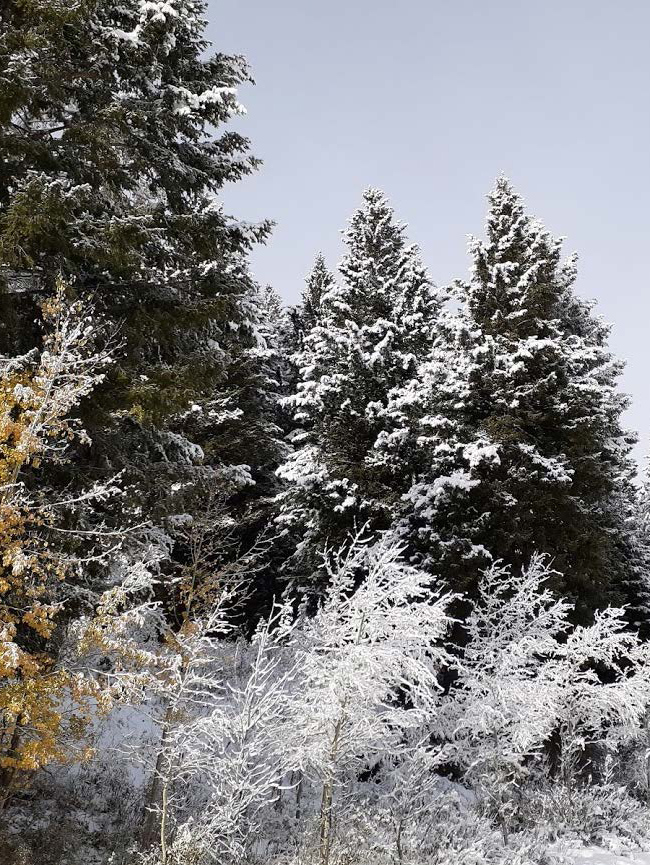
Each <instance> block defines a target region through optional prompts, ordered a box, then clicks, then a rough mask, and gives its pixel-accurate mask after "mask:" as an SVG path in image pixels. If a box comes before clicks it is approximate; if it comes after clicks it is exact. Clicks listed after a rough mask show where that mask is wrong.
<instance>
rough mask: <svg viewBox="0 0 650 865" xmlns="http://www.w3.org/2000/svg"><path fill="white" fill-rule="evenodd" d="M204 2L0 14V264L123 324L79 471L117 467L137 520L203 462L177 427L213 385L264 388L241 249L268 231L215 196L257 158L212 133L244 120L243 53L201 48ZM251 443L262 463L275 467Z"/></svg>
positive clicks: (115, 3) (199, 447) (247, 452)
mask: <svg viewBox="0 0 650 865" xmlns="http://www.w3.org/2000/svg"><path fill="white" fill-rule="evenodd" d="M206 8H207V3H206V2H204V0H165V2H162V0H161V2H149V0H126V2H122V0H109V2H104V0H102V2H98V0H89V2H83V3H78V4H72V5H71V4H66V3H64V2H59V0H56V2H50V0H47V2H45V0H36V2H34V3H30V4H29V5H28V6H25V5H24V4H23V3H21V2H18V0H15V2H14V0H10V2H8V3H5V4H3V8H2V28H0V84H1V86H0V91H1V95H0V148H1V149H2V152H3V154H4V155H5V158H4V159H3V165H2V168H1V169H0V264H3V265H9V266H11V267H14V268H16V267H17V268H27V269H29V270H32V271H37V272H38V274H39V278H40V280H41V283H42V284H44V285H47V284H48V283H51V282H52V281H53V279H54V274H56V273H57V272H59V270H61V271H62V272H63V273H64V274H74V276H75V284H76V286H77V290H78V291H80V292H82V293H88V294H93V295H94V296H95V297H96V301H97V303H98V304H99V305H100V308H101V310H102V312H103V313H105V314H106V316H107V317H109V318H110V319H112V320H114V321H116V322H119V323H120V326H121V328H122V330H123V333H124V336H125V344H124V348H123V351H122V352H121V353H120V354H119V356H118V357H116V363H115V364H114V366H113V369H112V371H111V373H110V376H109V378H108V380H107V382H106V385H105V386H104V387H103V388H101V389H100V390H98V391H97V392H96V393H95V395H94V397H93V399H92V401H91V403H90V405H89V409H88V411H87V412H86V417H85V422H86V425H87V427H88V429H89V430H90V432H91V437H92V439H93V444H92V448H91V449H90V452H88V453H81V454H79V456H78V460H77V462H78V463H79V472H80V473H81V474H83V469H82V467H81V466H82V465H88V464H91V465H92V466H93V467H94V468H97V467H98V466H102V467H106V470H107V472H109V473H110V472H111V471H113V470H115V469H116V468H119V469H121V468H127V469H128V471H129V481H130V486H129V489H130V490H131V492H132V494H133V501H134V502H135V501H137V502H138V503H139V506H140V507H141V508H143V509H144V510H148V511H149V512H152V511H153V512H155V511H164V507H165V494H166V492H167V490H168V489H169V487H170V486H171V485H172V484H173V483H174V482H175V480H178V478H176V479H173V478H170V474H172V473H173V471H176V473H177V474H178V475H187V474H190V473H191V472H190V470H191V469H193V468H195V467H197V466H200V464H204V463H205V462H206V453H207V449H206V446H205V442H196V441H193V440H192V438H191V436H190V434H189V432H188V430H187V429H185V424H184V420H185V419H186V418H187V417H188V412H190V411H191V409H192V407H193V406H199V407H200V406H202V405H203V403H206V402H209V401H210V400H212V399H214V397H215V391H216V390H220V391H222V392H224V393H225V397H224V398H227V399H228V401H229V408H231V406H230V403H231V402H232V398H233V394H235V395H236V394H237V393H238V392H240V391H241V390H244V389H246V388H249V387H250V384H248V383H241V376H242V362H243V364H244V366H245V367H246V376H249V375H252V376H253V378H256V379H259V375H258V373H257V372H255V371H252V370H251V366H252V363H253V362H252V359H251V352H252V351H254V350H255V348H256V336H255V331H256V328H257V323H256V320H255V312H254V306H255V303H254V300H253V295H254V293H255V289H254V287H253V285H252V281H251V279H250V276H249V275H248V273H247V268H246V262H245V256H246V253H247V251H248V250H249V249H250V247H251V245H252V244H254V243H256V242H258V241H260V240H263V239H264V238H265V237H266V236H267V235H268V233H269V229H270V225H269V224H268V223H262V224H260V225H251V224H246V223H243V222H238V221H237V220H235V219H232V218H231V217H230V216H228V215H227V214H226V213H225V212H224V210H223V208H222V206H221V204H220V203H219V198H218V196H219V194H220V191H221V189H222V188H223V186H224V185H225V184H227V183H231V182H236V181H237V180H238V179H240V178H241V177H242V176H244V175H246V174H248V173H250V172H251V171H253V170H254V169H255V168H256V166H257V164H258V161H257V160H256V159H255V158H254V157H252V156H251V155H250V154H249V153H248V142H247V141H246V139H244V138H243V137H242V136H241V135H239V134H237V133H235V132H228V131H224V126H225V124H226V123H227V122H228V121H229V120H230V119H231V118H232V117H233V116H238V115H240V114H241V113H242V112H243V110H244V109H243V108H242V106H241V105H240V103H239V101H238V98H237V87H238V85H240V84H241V83H242V82H246V81H249V80H250V72H249V69H248V66H247V64H246V61H245V60H244V58H242V57H239V56H229V55H226V54H222V53H219V52H210V51H208V50H207V49H208V48H209V45H208V43H207V42H206V40H205V27H206V21H205V12H206ZM89 69H91V70H92V75H89V74H88V70H89ZM215 130H216V131H215ZM246 350H247V351H246ZM242 352H243V354H245V355H246V357H245V359H244V360H243V361H242ZM248 408H250V406H249V407H248ZM239 409H240V407H239V406H236V407H235V408H234V409H232V410H234V411H238V410H239ZM208 410H209V409H208ZM242 411H244V413H246V414H247V415H249V412H248V411H247V410H245V409H242ZM219 435H220V436H221V433H219ZM211 443H212V444H214V442H211ZM209 444H210V443H209ZM255 444H256V447H257V449H258V450H257V453H259V454H260V458H261V463H262V464H265V462H268V460H269V459H270V460H273V457H270V456H269V455H268V454H267V453H266V452H265V451H264V448H263V447H262V444H260V442H256V443H255ZM263 444H265V442H263ZM234 449H235V448H234V446H233V448H232V450H234ZM254 454H255V451H254V449H253V448H252V447H250V446H249V441H246V442H245V446H244V453H238V454H236V455H235V456H232V454H229V458H230V459H231V461H232V462H231V464H229V465H227V466H222V465H221V464H218V465H217V467H216V468H217V471H218V472H219V473H221V474H222V475H224V474H228V473H229V474H230V477H229V479H228V480H232V478H233V477H235V476H236V475H237V466H238V465H242V464H246V465H251V471H252V472H253V473H254V472H255V470H256V468H257V466H255V465H254V462H255V460H254V458H253V456H254ZM194 474H197V473H196V472H195V473H194ZM198 474H201V473H200V472H199V473H198ZM183 480H186V479H185V478H183Z"/></svg>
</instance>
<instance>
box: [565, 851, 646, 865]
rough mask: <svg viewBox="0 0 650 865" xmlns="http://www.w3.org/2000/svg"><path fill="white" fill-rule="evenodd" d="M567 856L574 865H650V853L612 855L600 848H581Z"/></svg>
mask: <svg viewBox="0 0 650 865" xmlns="http://www.w3.org/2000/svg"><path fill="white" fill-rule="evenodd" d="M568 856H569V859H570V861H571V862H574V863H575V865H583V863H584V865H650V853H636V852H635V853H630V852H625V853H612V852H611V851H610V850H603V849H602V847H582V848H581V849H579V850H571V851H570V852H569V854H568Z"/></svg>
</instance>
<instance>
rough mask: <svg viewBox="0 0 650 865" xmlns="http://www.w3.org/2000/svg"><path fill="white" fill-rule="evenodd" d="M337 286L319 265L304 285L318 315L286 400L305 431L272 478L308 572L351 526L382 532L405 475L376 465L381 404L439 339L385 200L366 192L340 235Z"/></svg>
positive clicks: (424, 281) (431, 303) (430, 295)
mask: <svg viewBox="0 0 650 865" xmlns="http://www.w3.org/2000/svg"><path fill="white" fill-rule="evenodd" d="M343 239H344V242H345V245H346V247H347V251H346V254H345V256H344V258H343V260H342V262H341V264H340V266H339V272H340V281H339V282H335V281H334V280H333V278H332V277H330V275H329V274H328V273H327V271H326V269H325V268H324V265H323V262H322V260H320V259H319V260H318V261H317V264H316V266H315V269H314V272H313V273H312V275H311V276H310V278H309V281H308V294H309V298H308V300H309V308H310V309H311V308H312V307H313V306H314V303H315V300H314V299H313V297H312V295H318V316H317V317H316V318H315V319H310V321H312V320H313V325H312V327H311V329H309V330H308V331H306V332H305V333H304V335H303V339H302V345H301V348H300V350H299V352H298V353H297V355H296V362H297V365H298V369H299V374H300V381H299V384H298V390H297V393H296V394H294V395H293V396H291V397H290V398H289V400H288V402H289V404H290V405H291V406H292V408H293V409H294V412H295V419H296V422H297V423H298V424H300V426H301V427H302V429H301V432H300V433H297V434H295V435H294V444H295V450H294V452H293V453H292V455H291V456H290V457H289V459H288V460H287V461H286V462H285V463H284V464H283V465H282V466H281V468H280V470H279V474H280V476H281V478H282V479H284V480H285V481H286V483H287V485H288V487H287V490H286V491H285V492H284V493H283V494H282V495H281V497H280V515H279V523H280V525H281V526H282V527H284V528H287V529H289V530H290V531H293V532H294V533H295V534H296V535H297V536H298V538H299V541H298V559H299V560H303V562H304V567H306V568H307V570H309V568H310V567H313V566H314V563H315V561H316V558H317V553H318V550H319V549H322V547H323V545H324V544H325V543H326V542H327V541H328V539H329V541H330V542H331V543H332V544H333V545H335V546H336V545H338V544H339V543H341V542H343V541H344V540H345V538H346V535H347V533H348V532H349V531H350V530H353V529H354V527H355V524H356V523H357V522H358V524H359V525H361V524H364V523H366V522H369V523H370V525H371V526H372V528H373V529H382V528H387V527H388V526H389V525H390V524H391V522H392V520H393V516H394V512H395V508H396V505H397V504H398V503H399V487H400V484H401V483H402V479H403V477H404V474H405V471H406V470H405V469H404V467H403V466H399V465H389V464H387V463H386V461H385V460H382V459H381V458H378V456H377V451H376V443H377V440H378V438H379V436H380V435H381V434H382V431H383V430H384V429H385V427H386V425H387V423H388V421H387V420H386V418H385V417H384V413H385V411H386V408H387V405H388V394H389V392H390V391H391V389H392V388H394V387H396V386H397V385H399V384H400V383H401V382H404V381H406V380H407V379H408V378H409V377H410V376H411V375H412V374H413V372H414V370H415V368H416V362H417V360H418V358H419V357H422V356H423V355H426V353H427V352H428V351H429V348H430V346H431V344H432V342H433V340H434V338H435V334H436V325H437V319H438V315H439V310H440V306H441V303H442V297H441V294H440V292H438V291H437V290H436V289H435V287H434V286H433V284H432V283H431V280H430V278H429V276H428V274H427V272H426V270H425V268H424V266H423V265H422V263H421V261H420V257H419V252H418V250H417V248H416V247H415V246H413V245H410V244H409V243H408V242H407V240H406V236H405V226H404V225H403V224H401V223H399V222H397V221H396V219H395V217H394V214H393V210H392V208H391V207H390V206H389V204H388V201H387V200H386V197H385V196H384V195H383V193H381V192H379V191H378V190H376V189H369V190H367V191H366V192H365V194H364V197H363V203H362V205H361V207H360V208H359V209H358V210H357V211H356V213H355V214H354V215H353V216H352V218H351V220H350V223H349V225H348V227H347V229H346V231H345V232H344V236H343Z"/></svg>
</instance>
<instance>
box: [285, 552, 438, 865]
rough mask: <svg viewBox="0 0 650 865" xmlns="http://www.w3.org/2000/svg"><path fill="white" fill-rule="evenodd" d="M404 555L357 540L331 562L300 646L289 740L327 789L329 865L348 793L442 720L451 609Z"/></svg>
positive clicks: (324, 853) (324, 845) (324, 844)
mask: <svg viewBox="0 0 650 865" xmlns="http://www.w3.org/2000/svg"><path fill="white" fill-rule="evenodd" d="M400 554H401V549H400V547H399V546H397V545H396V544H395V542H394V541H392V540H391V539H390V538H388V537H386V536H384V537H382V538H381V539H380V540H379V541H378V542H377V543H375V544H372V545H368V544H364V542H363V541H362V539H361V537H360V536H357V537H356V538H355V539H354V540H353V542H352V544H351V545H350V546H349V548H347V549H346V550H342V551H340V552H339V553H337V554H336V555H334V557H333V558H330V559H328V563H327V576H328V578H329V579H328V585H327V590H326V594H325V597H324V599H323V601H322V603H321V604H320V606H319V608H318V610H317V611H316V613H315V614H314V615H313V616H312V617H311V618H308V619H306V620H305V621H304V624H303V625H302V627H300V628H299V630H298V631H297V634H296V636H295V643H296V664H297V668H298V669H299V670H300V679H299V683H298V684H299V688H300V691H299V693H298V694H297V695H296V697H295V698H294V712H295V721H294V724H293V729H291V731H290V732H289V734H288V735H289V737H290V744H291V748H292V749H293V751H294V753H295V755H296V758H297V760H298V763H299V766H300V768H301V769H302V770H303V772H304V773H305V775H306V776H307V777H308V778H310V779H311V780H312V781H313V782H315V783H316V784H317V785H318V788H319V792H320V802H321V805H320V819H319V834H320V861H321V862H322V865H327V862H328V861H329V856H330V850H331V844H332V837H333V836H332V833H333V819H334V814H335V813H337V812H340V811H341V809H343V810H344V809H345V805H344V800H345V794H346V788H347V792H349V788H350V786H351V785H352V784H353V783H354V779H355V777H356V775H357V774H358V773H359V772H361V771H363V770H364V769H367V768H368V767H369V766H370V765H372V764H373V763H375V762H377V761H382V760H384V759H385V760H388V759H389V758H391V757H397V756H398V755H405V754H407V753H409V751H410V750H412V748H413V747H414V746H416V745H417V740H416V739H415V737H411V738H410V739H409V738H407V737H406V734H407V733H408V732H409V731H414V730H417V729H421V728H422V726H423V724H425V722H426V723H429V722H430V720H431V717H432V716H433V715H435V712H436V710H437V706H438V702H439V697H440V689H439V682H438V675H439V672H440V670H441V667H443V666H444V665H445V664H447V663H448V660H449V659H448V656H447V653H446V651H445V649H444V648H443V646H442V641H443V639H444V637H445V635H446V633H447V630H448V628H449V625H450V622H451V620H450V618H449V616H448V613H447V608H448V606H449V600H450V599H449V598H448V597H447V596H439V595H436V593H435V591H434V589H433V587H432V586H431V578H430V577H429V576H428V575H426V574H425V573H423V572H421V571H418V570H416V569H414V568H412V567H410V566H409V565H407V564H406V563H404V562H403V561H402V560H401V559H400Z"/></svg>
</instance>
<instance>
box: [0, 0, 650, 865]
mask: <svg viewBox="0 0 650 865" xmlns="http://www.w3.org/2000/svg"><path fill="white" fill-rule="evenodd" d="M206 14H207V5H206V3H205V2H204V0H74V2H71V0H4V2H3V3H2V5H1V6H0V154H1V160H0V289H1V291H0V550H1V559H0V863H2V865H210V863H219V865H235V863H250V865H257V863H259V865H262V863H264V865H312V863H313V865H364V863H368V865H370V863H372V865H389V863H391V865H393V863H396V865H408V863H412V865H479V863H497V865H499V863H503V865H505V863H512V865H529V863H530V865H533V863H537V865H544V863H546V865H551V863H558V865H561V863H570V862H578V861H583V859H582V858H580V857H581V855H582V853H585V852H587V853H588V851H594V850H595V851H600V853H599V855H602V857H604V858H600V859H593V858H592V860H591V861H593V862H596V861H597V862H599V863H600V862H602V863H610V862H611V863H613V862H617V863H618V862H641V861H644V862H645V861H650V860H645V859H643V860H642V859H628V858H611V859H610V858H606V857H607V856H609V855H610V854H611V856H612V857H615V856H616V857H618V856H622V857H624V856H626V855H628V854H629V855H630V856H633V855H636V854H639V855H641V854H643V851H650V642H649V638H650V628H649V625H650V598H649V590H650V535H649V526H650V501H649V495H650V484H649V483H648V482H647V481H646V479H645V477H644V476H641V477H639V470H638V466H637V464H636V462H635V460H634V458H633V448H634V446H635V444H636V442H637V438H636V435H635V434H634V433H633V432H631V431H629V430H627V429H626V428H625V422H624V414H625V412H626V410H627V408H628V406H629V400H628V397H627V396H626V395H625V394H624V393H623V392H622V391H621V388H620V376H621V373H622V371H623V366H624V365H623V362H622V361H620V360H619V359H617V358H616V357H615V356H614V355H613V354H612V352H611V350H610V348H609V345H608V340H609V333H610V328H609V325H608V324H607V323H606V322H605V321H604V320H603V319H602V318H601V317H600V315H599V314H598V311H597V309H596V307H595V305H594V303H592V302H588V301H586V300H584V299H583V298H582V296H581V295H579V294H578V293H577V292H576V290H575V282H576V278H577V272H578V269H577V259H576V257H575V256H573V255H570V254H569V255H566V254H565V253H564V251H563V242H562V239H561V238H559V237H556V236H555V235H553V234H551V233H550V232H549V231H548V230H547V229H546V228H545V226H544V225H543V224H542V223H541V222H540V221H539V220H538V219H537V218H536V217H535V216H533V215H532V214H531V212H529V210H528V208H527V206H526V204H525V202H524V200H523V198H522V197H521V195H520V194H519V193H518V191H517V190H516V189H515V188H514V187H513V185H512V184H511V183H510V181H509V180H508V178H507V177H506V176H504V175H499V176H498V177H497V178H496V180H495V183H494V186H493V188H492V190H491V191H490V192H489V194H488V196H487V205H486V216H485V224H484V233H483V236H481V237H477V238H472V239H471V240H470V243H469V247H468V267H467V273H466V274H465V275H461V276H460V277H459V278H458V279H456V280H454V281H453V282H452V283H451V284H449V285H446V286H440V285H438V284H436V283H435V282H434V281H433V278H432V276H431V275H430V271H429V269H428V267H427V265H426V264H425V263H424V261H423V259H422V256H421V253H420V250H419V249H418V247H417V246H416V245H415V244H413V243H412V242H411V241H410V240H409V237H408V233H407V226H406V224H405V223H404V222H402V221H401V219H400V217H401V216H402V215H401V214H400V215H399V216H398V215H397V214H396V213H395V212H394V210H393V208H392V206H391V203H390V201H389V200H388V198H387V196H386V195H385V194H384V193H383V192H382V191H381V190H380V189H378V188H375V187H370V188H367V189H365V190H359V191H358V195H359V199H358V202H359V203H358V207H357V209H356V210H355V211H354V213H352V214H351V216H350V218H349V220H348V222H347V225H346V226H345V227H344V230H343V232H342V235H341V257H340V261H339V262H338V264H337V263H336V262H329V261H327V260H326V259H325V257H324V256H323V255H322V254H320V253H318V250H314V264H313V268H312V269H311V271H310V273H309V274H308V275H307V277H306V280H305V283H304V287H303V292H302V300H301V302H300V303H298V304H296V305H293V306H287V305H285V304H284V303H283V302H282V300H281V299H280V296H279V294H278V293H277V292H276V290H275V289H274V288H273V287H271V286H267V285H263V284H260V283H259V282H258V281H257V280H256V278H255V276H254V274H253V272H252V269H251V266H250V254H251V251H252V250H253V249H254V248H255V247H256V245H258V244H263V243H267V242H268V243H272V242H273V240H272V233H273V224H272V222H271V221H270V220H269V221H263V222H260V223H251V222H247V221H246V220H245V216H246V214H242V216H241V218H237V217H234V216H232V215H230V214H229V213H228V212H227V210H226V209H225V206H224V204H223V201H222V197H223V196H222V193H223V190H224V188H225V187H226V186H227V185H230V184H236V183H238V182H239V181H241V180H242V179H243V178H244V177H246V176H247V175H250V174H254V173H255V172H257V171H258V170H262V171H263V170H264V169H263V167H262V165H261V161H260V159H259V158H258V156H256V155H254V145H252V144H250V143H249V141H248V140H247V139H246V138H244V137H243V136H242V135H241V134H239V133H238V132H235V131H233V129H232V128H231V126H232V125H231V124H230V123H229V121H232V120H233V119H234V118H236V117H237V116H238V115H240V114H241V113H242V112H243V111H244V109H243V107H242V105H241V104H240V103H239V101H238V89H239V88H240V87H241V86H242V85H245V84H246V83H247V82H249V81H251V80H252V78H251V76H252V72H251V68H250V67H249V65H248V62H247V60H246V59H245V58H244V57H242V56H233V55H229V54H224V53H220V52H219V51H218V50H217V49H218V46H217V47H216V48H215V46H212V45H211V44H209V43H208V41H207V39H206V35H205V31H206V20H205V19H206ZM252 59H253V60H254V58H252ZM261 156H263V154H261ZM378 180H381V178H378ZM484 193H485V190H477V192H476V194H477V197H478V198H479V199H480V196H481V195H483V194H484ZM405 216H406V215H405ZM339 228H340V226H336V225H333V226H332V227H331V230H332V233H333V234H334V233H335V232H336V231H337V230H338V229H339ZM324 242H325V241H324ZM434 264H435V263H434ZM589 855H594V856H595V854H592V853H590V854H589Z"/></svg>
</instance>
